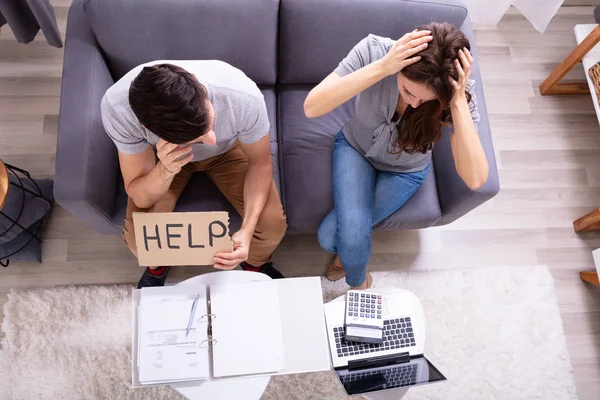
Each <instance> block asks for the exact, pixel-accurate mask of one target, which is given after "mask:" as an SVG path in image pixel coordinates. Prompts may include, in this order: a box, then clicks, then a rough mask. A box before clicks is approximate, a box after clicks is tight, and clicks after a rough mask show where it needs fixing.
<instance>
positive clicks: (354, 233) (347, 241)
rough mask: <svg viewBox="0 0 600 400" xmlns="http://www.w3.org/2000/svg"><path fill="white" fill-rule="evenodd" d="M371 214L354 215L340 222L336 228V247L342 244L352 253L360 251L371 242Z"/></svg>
mask: <svg viewBox="0 0 600 400" xmlns="http://www.w3.org/2000/svg"><path fill="white" fill-rule="evenodd" d="M371 218H372V217H371V215H365V216H360V217H359V216H356V217H354V218H349V219H348V221H344V222H343V223H340V226H339V229H338V235H337V239H338V243H337V244H338V248H341V247H342V246H344V248H345V249H347V250H348V251H350V252H352V253H360V252H361V251H363V250H364V249H366V248H367V247H369V245H370V242H371V230H372V226H371V222H372V221H371Z"/></svg>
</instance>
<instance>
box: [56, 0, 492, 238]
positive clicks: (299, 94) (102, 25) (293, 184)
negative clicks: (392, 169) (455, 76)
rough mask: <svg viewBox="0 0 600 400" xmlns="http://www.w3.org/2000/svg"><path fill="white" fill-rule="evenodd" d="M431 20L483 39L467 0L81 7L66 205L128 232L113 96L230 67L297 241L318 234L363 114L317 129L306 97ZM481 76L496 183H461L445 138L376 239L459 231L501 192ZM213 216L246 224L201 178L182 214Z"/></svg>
mask: <svg viewBox="0 0 600 400" xmlns="http://www.w3.org/2000/svg"><path fill="white" fill-rule="evenodd" d="M432 20H436V21H448V22H451V23H453V24H455V25H457V26H462V29H463V31H464V32H465V33H466V34H467V36H468V37H469V38H470V39H471V40H472V39H473V32H472V30H471V24H470V21H469V19H468V17H467V10H466V7H465V2H464V0H439V1H433V0H429V1H415V0H177V1H164V0H119V1H114V0H74V1H73V4H72V5H71V8H70V10H69V19H68V26H67V34H66V47H65V58H64V70H63V80H62V96H61V105H60V120H59V131H58V150H57V158H56V183H55V196H56V200H57V202H58V203H59V204H60V205H62V206H63V207H64V208H65V209H67V210H68V211H69V212H70V213H72V214H73V215H75V216H76V217H77V218H79V219H80V220H82V221H85V222H86V223H87V224H88V225H89V226H91V227H92V228H94V229H95V230H97V231H99V232H103V233H120V232H121V229H122V225H123V218H124V216H125V207H126V202H127V195H126V193H125V189H124V187H123V182H122V179H121V174H120V171H119V163H118V158H117V150H116V148H115V146H114V145H113V143H112V142H111V140H110V138H109V137H108V136H107V135H106V133H105V132H104V129H103V127H102V122H101V119H100V100H101V98H102V96H103V94H104V92H105V91H106V90H107V89H108V88H109V87H110V86H111V85H112V84H113V82H115V81H116V80H118V79H119V78H120V77H121V76H122V75H123V74H124V73H125V72H127V71H128V70H129V69H131V68H133V67H134V66H136V65H138V64H141V63H143V62H147V61H151V60H157V59H220V60H223V61H226V62H228V63H230V64H232V65H234V66H235V67H238V68H240V69H242V70H243V71H244V72H245V73H246V74H247V75H248V76H249V77H250V78H251V79H253V80H254V81H255V82H256V83H257V84H258V85H259V87H260V88H261V90H262V92H263V94H264V96H265V101H266V103H267V108H268V112H269V116H270V120H271V132H270V133H271V152H272V155H273V164H274V167H275V180H276V183H277V184H278V188H279V190H280V193H281V195H282V200H283V204H284V208H285V211H286V213H287V217H288V223H289V231H290V232H315V231H316V229H317V227H318V225H319V223H320V222H321V220H322V218H323V217H324V216H325V215H326V213H327V212H329V210H330V209H331V208H332V206H333V200H332V195H331V150H332V145H333V139H334V136H335V134H336V133H337V132H338V131H339V130H340V128H341V127H342V126H343V125H344V123H346V121H348V120H349V118H350V117H351V116H352V113H353V104H352V101H349V102H348V103H346V104H344V105H342V106H340V107H339V108H338V109H336V110H335V111H333V112H332V113H330V114H329V115H326V116H324V117H321V118H317V119H313V120H309V119H307V118H306V117H305V116H304V112H303V106H302V105H303V102H304V99H305V98H306V95H307V94H308V92H309V91H310V89H311V88H312V87H313V86H314V85H315V84H317V83H318V82H319V81H320V80H321V79H323V78H324V77H325V76H326V75H328V74H329V73H330V72H331V71H332V70H333V69H334V68H335V67H336V65H337V63H338V62H339V61H340V60H341V59H342V58H343V57H344V56H345V55H346V54H347V53H348V52H349V51H350V49H351V48H352V47H353V46H354V45H355V44H356V43H357V42H358V41H359V40H360V39H362V38H363V37H365V36H366V35H367V34H368V33H375V34H379V35H382V36H388V37H393V38H398V37H400V36H402V35H403V34H404V33H406V32H408V31H411V30H413V29H414V28H415V27H417V26H419V25H421V24H424V23H427V22H429V21H432ZM471 43H472V46H473V53H474V54H475V56H476V54H477V50H476V49H475V46H474V43H473V42H471ZM472 77H473V78H474V79H475V80H476V81H477V82H478V85H477V98H478V100H479V110H480V112H481V115H482V121H481V123H480V124H479V135H480V137H481V140H482V142H483V144H484V147H485V151H486V154H487V156H488V160H489V163H490V177H489V180H488V182H487V183H486V184H485V185H484V186H483V187H482V188H481V189H479V190H477V191H472V190H470V189H469V188H468V187H467V186H466V185H465V184H464V183H463V182H462V180H461V179H460V177H459V176H458V175H457V173H456V169H455V167H454V162H453V158H452V152H451V149H450V143H449V137H448V132H447V131H445V132H444V137H443V139H442V141H441V142H440V143H438V144H436V146H435V149H434V152H433V166H434V168H431V170H430V173H429V176H428V177H427V180H426V181H425V183H424V184H423V186H422V187H421V188H420V190H419V191H418V192H417V193H416V195H415V196H414V197H413V198H412V199H411V200H410V201H409V202H408V203H407V204H406V205H405V206H404V207H402V208H401V209H400V210H399V211H398V212H396V213H395V214H393V215H392V216H390V217H389V218H388V219H386V220H385V221H383V222H381V223H380V224H379V225H378V226H377V227H376V229H383V230H394V229H419V228H427V227H430V226H435V225H443V224H448V223H450V222H452V221H454V220H456V219H457V218H459V217H461V216H462V215H464V214H466V213H467V212H469V211H470V210H472V209H474V208H475V207H477V206H479V205H480V204H482V203H484V202H485V201H487V200H489V199H490V198H492V197H493V196H494V195H495V194H496V193H497V192H498V190H499V187H498V172H497V168H496V162H495V159H494V151H493V147H492V139H491V133H490V127H489V121H488V118H487V112H486V106H485V97H484V95H483V90H482V89H483V88H482V84H481V77H480V74H479V69H478V65H477V63H475V66H474V70H473V73H472ZM217 134H218V133H217ZM208 210H226V211H230V213H231V215H232V218H231V219H232V226H231V228H232V229H237V226H239V222H240V218H239V216H238V215H237V213H236V212H235V210H234V209H233V207H232V206H231V205H230V204H229V203H228V202H227V201H226V200H225V198H224V197H223V196H222V195H221V194H220V193H219V192H218V191H217V189H216V188H215V187H214V186H213V185H212V183H211V182H210V181H209V180H208V178H207V177H206V176H205V175H204V174H202V173H198V174H195V177H194V178H193V179H192V181H191V182H190V184H189V185H188V187H187V188H186V190H185V191H184V193H183V195H182V196H181V198H180V201H179V202H178V204H177V208H176V211H208Z"/></svg>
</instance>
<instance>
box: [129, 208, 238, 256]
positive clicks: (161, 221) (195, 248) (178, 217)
mask: <svg viewBox="0 0 600 400" xmlns="http://www.w3.org/2000/svg"><path fill="white" fill-rule="evenodd" d="M133 225H134V227H135V242H136V244H137V253H138V263H139V264H140V265H141V266H152V267H153V266H163V265H164V266H167V265H213V264H214V260H213V257H214V256H215V254H217V253H219V252H222V251H225V252H229V251H232V249H233V243H232V242H231V238H230V237H229V214H228V213H227V212H224V211H219V212H182V213H178V212H170V213H133Z"/></svg>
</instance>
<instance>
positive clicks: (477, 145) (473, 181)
mask: <svg viewBox="0 0 600 400" xmlns="http://www.w3.org/2000/svg"><path fill="white" fill-rule="evenodd" d="M459 57H460V62H459V61H458V59H457V60H454V65H455V66H456V70H457V71H458V82H457V81H455V80H454V79H452V77H451V78H450V81H451V82H452V85H453V86H454V97H453V98H452V101H451V102H450V112H451V113H452V122H453V124H454V134H453V135H452V136H451V137H450V145H451V147H452V155H453V156H454V164H455V165H456V171H457V172H458V175H459V176H460V177H461V178H462V180H463V181H464V182H465V183H466V184H467V186H468V187H469V188H470V189H471V190H477V189H479V188H480V187H482V186H483V185H484V184H485V182H486V181H487V179H488V174H489V165H488V162H487V157H486V156H485V152H484V150H483V146H482V145H481V140H479V134H478V133H477V129H476V128H475V123H474V122H473V117H472V116H471V110H470V108H469V104H468V103H467V98H466V96H465V90H466V87H467V82H468V80H469V75H470V73H471V64H472V63H473V57H472V56H471V53H470V52H469V50H468V49H466V48H465V49H463V50H461V51H459ZM461 64H462V67H461Z"/></svg>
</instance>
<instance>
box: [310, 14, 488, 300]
mask: <svg viewBox="0 0 600 400" xmlns="http://www.w3.org/2000/svg"><path fill="white" fill-rule="evenodd" d="M469 48H470V44H469V41H468V40H467V38H466V37H465V35H464V34H463V33H462V32H461V31H460V30H459V29H457V28H456V27H455V26H453V25H450V24H447V23H432V24H429V25H426V26H423V27H421V28H419V29H418V30H415V31H413V32H411V33H408V34H406V35H404V36H403V37H402V38H401V39H400V40H398V41H393V40H391V39H389V38H383V37H379V36H375V35H369V36H367V37H366V38H365V39H363V40H362V41H361V42H360V43H358V44H357V45H356V46H355V47H354V48H353V49H352V51H351V52H350V54H348V56H347V57H346V58H345V59H344V60H342V62H341V63H340V64H339V66H338V67H337V68H336V69H335V71H334V72H333V73H332V74H330V75H329V76H328V77H327V78H325V79H324V80H323V81H322V82H321V83H320V84H319V85H317V86H316V87H315V88H314V89H313V90H312V91H311V92H310V93H309V95H308V97H307V98H306V101H305V103H304V111H305V114H306V116H307V117H309V118H315V117H319V116H322V115H324V114H327V113H329V112H330V111H332V110H334V109H335V108H336V107H338V106H340V105H341V104H343V103H345V102H346V101H348V100H350V99H352V98H353V97H355V96H356V103H355V115H354V117H353V119H352V120H351V121H350V122H349V123H348V124H347V125H346V126H344V127H343V129H342V130H341V131H340V132H339V133H338V135H337V137H336V139H335V143H334V147H333V200H334V209H333V210H332V211H331V212H330V213H329V214H328V215H327V216H326V217H325V219H324V220H323V222H322V223H321V226H320V227H319V243H320V244H321V246H322V247H323V248H324V249H325V250H327V251H329V252H331V253H334V254H337V255H336V257H335V258H334V259H333V260H332V262H331V263H330V265H329V266H328V269H327V278H329V279H330V280H338V279H341V278H342V277H344V275H346V282H347V283H348V285H350V286H351V287H352V288H353V289H365V288H368V287H371V284H372V280H373V279H372V277H371V275H370V274H368V273H367V272H366V270H367V264H368V262H369V258H370V255H371V228H372V226H373V225H375V224H377V223H379V222H381V221H383V220H384V219H385V218H387V217H388V216H390V215H391V214H393V213H394V212H396V211H397V210H398V209H399V208H400V207H402V206H403V205H404V204H405V203H406V202H407V201H408V199H410V197H411V196H412V195H413V194H414V193H415V192H416V191H417V189H418V188H419V186H420V185H421V184H422V183H423V181H424V180H425V178H426V176H427V173H428V171H429V166H430V161H431V150H432V148H433V145H434V143H435V142H437V141H438V140H439V139H440V137H441V128H442V126H443V125H453V126H454V133H453V134H452V136H451V137H450V143H451V147H452V153H453V156H454V162H455V165H456V170H457V172H458V174H459V176H460V177H461V178H462V179H463V181H464V182H465V183H466V185H467V186H468V187H469V188H471V189H473V190H477V189H478V188H480V187H481V186H482V185H483V184H484V183H485V182H486V180H487V178H488V163H487V159H486V156H485V153H484V151H483V147H482V146H481V142H480V140H479V136H478V134H477V123H478V121H479V113H478V112H477V103H476V98H475V88H474V84H475V81H473V80H469V74H470V72H471V65H472V63H473V58H472V56H471V53H470V52H469Z"/></svg>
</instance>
